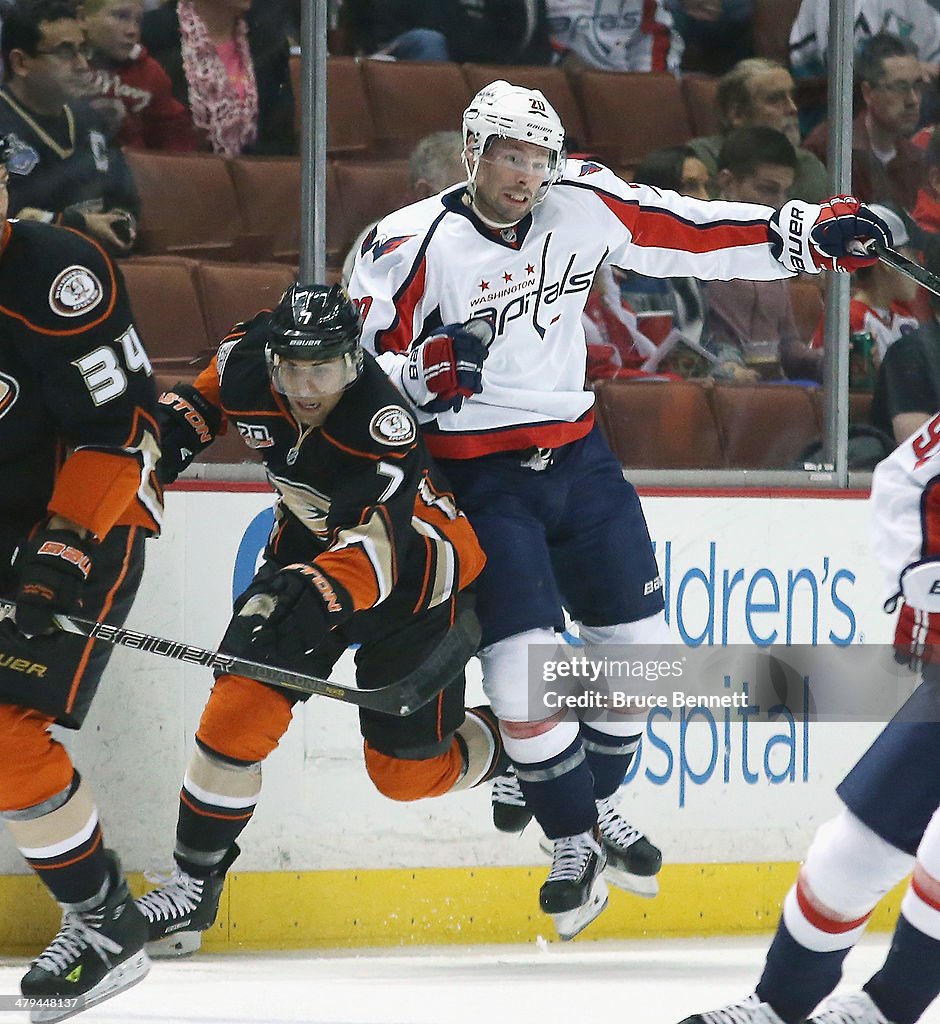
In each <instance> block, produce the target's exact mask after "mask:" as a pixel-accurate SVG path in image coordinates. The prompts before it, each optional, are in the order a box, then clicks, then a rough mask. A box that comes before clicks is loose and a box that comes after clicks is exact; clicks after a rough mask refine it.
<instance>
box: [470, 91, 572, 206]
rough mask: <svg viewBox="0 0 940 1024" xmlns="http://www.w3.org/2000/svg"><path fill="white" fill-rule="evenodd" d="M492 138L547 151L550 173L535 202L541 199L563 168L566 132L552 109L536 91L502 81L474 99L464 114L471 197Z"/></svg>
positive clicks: (480, 92)
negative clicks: (479, 167) (482, 160)
mask: <svg viewBox="0 0 940 1024" xmlns="http://www.w3.org/2000/svg"><path fill="white" fill-rule="evenodd" d="M494 138H499V139H516V140H517V141H519V142H530V143H532V145H534V146H542V147H543V148H544V149H547V150H548V152H549V172H548V176H547V177H546V179H545V181H544V182H543V183H542V187H541V189H540V190H539V194H538V199H537V200H536V201H539V200H541V199H543V198H544V197H545V193H546V192H547V191H548V189H549V188H550V187H551V186H552V185H553V184H554V183H555V182H556V181H557V180H558V178H559V177H560V175H561V171H562V167H563V165H564V161H563V159H562V153H563V151H564V147H565V129H564V126H563V125H562V123H561V118H560V117H559V116H558V114H556V113H555V109H554V107H552V105H551V104H550V103H549V102H548V100H547V99H545V96H544V95H543V94H542V93H541V92H539V90H538V89H524V88H523V87H522V86H519V85H510V84H509V82H504V81H502V80H501V79H500V80H499V81H496V82H491V83H490V84H489V85H487V86H485V87H484V88H482V89H481V90H480V91H479V92H478V93H477V94H476V96H474V97H473V99H472V100H471V102H470V106H469V107H467V109H466V110H465V111H464V114H463V141H464V154H463V162H464V167H465V168H466V171H467V177H468V180H469V182H470V195H471V196H472V195H473V190H474V183H475V178H476V171H477V167H478V166H479V163H480V157H481V156H482V155H483V153H484V152H485V151H486V147H487V146H488V145H489V143H490V140H491V139H494ZM471 156H472V157H473V158H474V159H473V160H472V161H471V159H470V157H471Z"/></svg>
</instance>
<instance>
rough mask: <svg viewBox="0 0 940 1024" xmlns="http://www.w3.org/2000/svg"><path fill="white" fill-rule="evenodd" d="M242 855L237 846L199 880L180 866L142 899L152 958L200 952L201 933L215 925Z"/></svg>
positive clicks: (139, 904)
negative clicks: (230, 875)
mask: <svg viewBox="0 0 940 1024" xmlns="http://www.w3.org/2000/svg"><path fill="white" fill-rule="evenodd" d="M239 852H240V851H239V848H238V846H236V845H235V844H234V843H233V844H232V846H231V849H230V850H229V852H228V853H227V854H226V855H225V857H224V858H223V859H222V861H221V862H220V863H219V864H217V865H216V867H215V868H213V870H212V873H211V874H210V875H208V876H207V877H205V878H196V877H195V876H194V875H190V874H189V873H188V872H186V871H184V870H183V869H182V868H181V867H180V866H179V865H177V866H176V870H175V871H174V872H173V874H172V875H170V876H169V877H168V878H166V879H164V880H163V881H162V884H161V885H160V886H159V887H158V888H156V889H151V890H150V892H145V893H144V894H143V896H140V897H138V899H137V909H138V910H139V911H140V912H141V914H143V916H144V918H145V919H146V921H147V925H148V932H149V933H148V936H147V952H148V953H149V954H150V955H151V956H153V957H157V958H162V957H178V956H188V955H190V954H191V953H195V952H196V950H197V949H199V947H200V945H201V942H202V940H201V937H200V935H199V933H200V932H204V931H205V930H206V929H207V928H211V927H212V925H213V924H215V919H216V915H217V914H218V912H219V899H220V898H221V896H222V889H223V887H224V885H225V873H226V871H228V869H229V868H230V867H231V865H232V862H233V861H234V860H235V858H236V857H237V856H238V854H239Z"/></svg>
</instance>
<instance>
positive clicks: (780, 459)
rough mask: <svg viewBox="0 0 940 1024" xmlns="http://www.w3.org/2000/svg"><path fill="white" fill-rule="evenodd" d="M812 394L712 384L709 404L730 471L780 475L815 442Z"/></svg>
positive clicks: (792, 388) (781, 387)
mask: <svg viewBox="0 0 940 1024" xmlns="http://www.w3.org/2000/svg"><path fill="white" fill-rule="evenodd" d="M811 391H812V389H810V388H804V387H800V386H798V385H795V384H716V385H715V387H714V389H713V391H712V402H713V404H714V408H715V416H716V419H717V420H718V428H719V430H720V431H721V438H722V443H723V445H724V449H725V457H726V460H727V465H728V468H729V469H784V468H787V467H788V466H790V465H791V463H793V462H794V461H795V459H796V458H797V457H798V456H799V454H800V453H801V452H802V451H803V449H804V448H806V447H807V446H808V445H809V444H810V442H812V441H814V440H815V439H816V438H817V437H818V436H819V427H818V425H817V418H816V411H815V409H814V406H813V398H812V396H811Z"/></svg>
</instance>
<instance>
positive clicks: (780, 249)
mask: <svg viewBox="0 0 940 1024" xmlns="http://www.w3.org/2000/svg"><path fill="white" fill-rule="evenodd" d="M872 239H874V240H876V241H878V242H881V243H882V244H883V245H888V246H890V245H891V244H892V242H893V240H892V237H891V229H890V228H889V227H888V225H887V224H886V223H885V222H884V221H883V220H882V219H881V217H879V216H878V214H876V213H873V212H872V211H871V210H870V209H869V208H868V207H867V206H865V205H864V203H861V202H859V200H858V199H856V198H855V196H835V197H834V198H833V199H830V200H828V202H825V203H823V204H822V206H815V205H813V204H812V203H803V202H801V201H800V200H798V199H793V200H791V201H790V202H789V203H786V204H785V205H784V206H783V207H781V209H780V210H778V211H777V212H776V213H775V214H774V215H773V217H771V218H770V247H771V252H772V253H773V256H774V259H776V260H778V261H779V262H780V263H782V264H783V266H784V267H786V268H787V270H790V271H793V272H794V273H804V272H805V273H807V274H818V273H819V271H820V270H835V271H839V272H842V273H851V272H852V271H853V270H858V269H859V267H870V266H871V265H872V264H873V263H876V262H877V260H878V257H877V256H875V255H873V254H872V253H870V252H869V251H868V249H867V248H866V244H865V243H866V242H869V241H871V240H872Z"/></svg>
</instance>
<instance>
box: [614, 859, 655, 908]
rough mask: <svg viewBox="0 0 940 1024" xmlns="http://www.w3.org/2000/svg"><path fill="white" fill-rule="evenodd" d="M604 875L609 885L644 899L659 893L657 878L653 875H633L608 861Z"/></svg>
mask: <svg viewBox="0 0 940 1024" xmlns="http://www.w3.org/2000/svg"><path fill="white" fill-rule="evenodd" d="M604 877H605V878H606V879H607V881H608V882H610V884H611V885H615V886H616V887H617V888H618V889H622V890H623V891H624V892H629V893H631V894H632V895H634V896H640V897H642V898H643V899H644V900H652V899H655V898H656V897H657V896H658V895H659V879H658V878H657V877H656V876H655V875H634V874H631V873H630V872H629V871H626V870H624V869H623V868H617V867H614V866H613V864H611V863H610V861H608V862H607V867H606V868H604Z"/></svg>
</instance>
